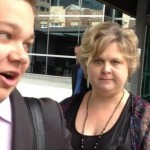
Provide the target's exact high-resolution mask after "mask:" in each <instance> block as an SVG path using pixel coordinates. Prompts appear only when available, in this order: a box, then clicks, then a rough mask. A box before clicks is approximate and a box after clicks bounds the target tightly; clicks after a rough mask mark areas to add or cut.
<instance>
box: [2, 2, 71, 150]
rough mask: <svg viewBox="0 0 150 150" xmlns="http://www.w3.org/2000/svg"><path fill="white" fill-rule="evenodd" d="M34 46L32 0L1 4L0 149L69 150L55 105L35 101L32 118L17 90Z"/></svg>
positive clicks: (68, 142)
mask: <svg viewBox="0 0 150 150" xmlns="http://www.w3.org/2000/svg"><path fill="white" fill-rule="evenodd" d="M33 42H34V0H0V149H1V150H39V149H40V150H43V149H45V150H72V148H71V143H70V140H71V136H70V133H69V132H68V130H66V124H65V120H64V118H63V113H62V111H61V109H60V106H59V105H58V103H56V102H54V101H52V100H51V99H48V98H46V99H45V98H44V99H37V101H35V102H37V103H38V104H37V105H34V104H36V103H34V101H33V103H32V105H31V106H33V108H34V109H32V111H31V112H33V114H34V115H33V117H34V118H32V116H31V115H32V114H31V113H30V110H28V105H26V103H25V99H24V97H23V96H22V95H21V94H20V92H19V91H17V90H16V86H17V84H18V83H19V81H20V80H21V78H22V76H23V75H24V73H25V72H26V70H27V68H28V66H29V63H30V61H29V56H28V52H29V48H30V47H31V46H32V44H33ZM29 99H30V100H35V99H32V98H29ZM30 102H31V101H30ZM38 105H39V107H36V106H38ZM36 108H41V111H38V112H37V111H36V110H37V109H36ZM38 110H40V109H38ZM40 112H41V113H42V114H40ZM40 116H43V118H42V117H41V118H42V119H41V118H40ZM38 121H39V124H38V125H37V124H35V125H36V126H34V123H37V122H38ZM41 125H42V126H41ZM43 126H44V129H43V130H42V128H41V127H43ZM34 127H35V128H34ZM39 128H40V130H38V129H39ZM34 129H35V130H34ZM34 131H35V132H34ZM43 133H44V134H43ZM41 134H42V135H45V136H40V135H41ZM39 136H40V140H38V139H39V138H37V137H39ZM41 146H43V147H44V148H41Z"/></svg>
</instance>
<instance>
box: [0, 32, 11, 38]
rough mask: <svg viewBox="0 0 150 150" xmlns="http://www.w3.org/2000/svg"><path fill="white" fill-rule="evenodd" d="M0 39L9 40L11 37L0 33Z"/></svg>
mask: <svg viewBox="0 0 150 150" xmlns="http://www.w3.org/2000/svg"><path fill="white" fill-rule="evenodd" d="M0 38H1V39H10V38H11V35H10V34H8V33H0Z"/></svg>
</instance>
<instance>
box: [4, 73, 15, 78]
mask: <svg viewBox="0 0 150 150" xmlns="http://www.w3.org/2000/svg"><path fill="white" fill-rule="evenodd" d="M1 75H3V76H4V77H5V78H7V79H13V78H14V76H15V75H14V74H13V73H1Z"/></svg>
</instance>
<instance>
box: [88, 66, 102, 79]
mask: <svg viewBox="0 0 150 150" xmlns="http://www.w3.org/2000/svg"><path fill="white" fill-rule="evenodd" d="M99 72H100V71H99V69H98V68H96V67H94V66H93V65H89V66H88V68H87V74H88V76H89V78H91V79H94V77H96V76H98V74H99Z"/></svg>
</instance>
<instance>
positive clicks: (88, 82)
mask: <svg viewBox="0 0 150 150" xmlns="http://www.w3.org/2000/svg"><path fill="white" fill-rule="evenodd" d="M89 86H90V81H89V77H88V76H87V88H89Z"/></svg>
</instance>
